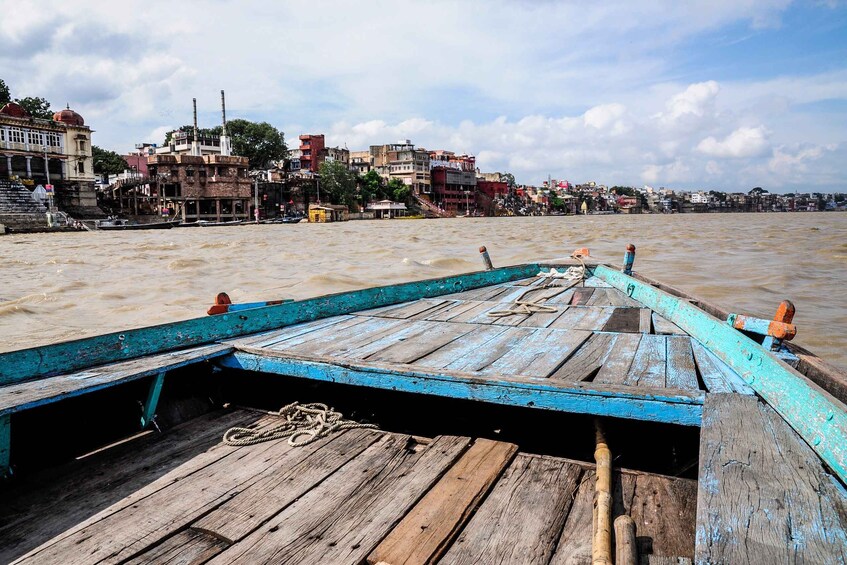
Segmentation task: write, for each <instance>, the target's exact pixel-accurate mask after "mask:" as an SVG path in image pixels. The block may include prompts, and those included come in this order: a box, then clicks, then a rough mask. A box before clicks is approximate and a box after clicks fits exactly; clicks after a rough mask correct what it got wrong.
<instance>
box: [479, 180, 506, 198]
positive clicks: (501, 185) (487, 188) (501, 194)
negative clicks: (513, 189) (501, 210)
mask: <svg viewBox="0 0 847 565" xmlns="http://www.w3.org/2000/svg"><path fill="white" fill-rule="evenodd" d="M476 188H477V190H479V191H480V192H481V193H483V194H485V195H486V196H488V197H489V198H505V197H506V195H507V194H509V183H507V182H504V181H493V180H484V179H480V178H477V179H476Z"/></svg>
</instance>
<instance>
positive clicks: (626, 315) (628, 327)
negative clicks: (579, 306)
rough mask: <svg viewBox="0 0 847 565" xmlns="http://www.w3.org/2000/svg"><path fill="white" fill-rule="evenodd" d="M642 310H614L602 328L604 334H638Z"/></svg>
mask: <svg viewBox="0 0 847 565" xmlns="http://www.w3.org/2000/svg"><path fill="white" fill-rule="evenodd" d="M641 311H642V308H615V310H614V311H613V312H612V315H611V316H610V317H609V319H608V320H607V321H606V324H605V325H604V326H603V331H604V332H631V333H638V332H639V330H640V328H641Z"/></svg>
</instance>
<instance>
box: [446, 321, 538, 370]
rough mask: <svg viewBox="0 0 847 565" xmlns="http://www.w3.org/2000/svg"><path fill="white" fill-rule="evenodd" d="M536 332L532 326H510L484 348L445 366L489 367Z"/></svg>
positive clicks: (465, 368) (452, 368) (471, 368)
mask: <svg viewBox="0 0 847 565" xmlns="http://www.w3.org/2000/svg"><path fill="white" fill-rule="evenodd" d="M533 333H535V330H534V329H532V328H509V329H508V330H506V331H505V332H503V333H501V334H498V335H497V336H496V337H494V338H493V339H491V340H489V341H488V342H487V343H486V344H485V347H484V348H479V349H476V350H474V351H470V352H468V354H467V355H465V356H464V357H461V358H459V359H456V360H455V361H453V362H452V363H450V364H449V365H446V366H445V367H444V368H445V369H447V370H455V371H470V372H473V371H479V370H480V369H482V368H484V367H487V366H488V365H490V364H491V363H493V362H494V361H496V360H497V359H499V358H500V357H502V356H503V355H505V354H506V353H508V352H509V351H511V350H512V349H513V348H515V347H519V344H520V343H521V342H522V341H523V340H525V339H527V338H528V337H529V336H531V335H532V334H533Z"/></svg>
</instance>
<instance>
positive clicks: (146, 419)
mask: <svg viewBox="0 0 847 565" xmlns="http://www.w3.org/2000/svg"><path fill="white" fill-rule="evenodd" d="M164 383H165V371H161V372H159V373H158V374H157V375H156V376H155V377H154V378H153V382H152V383H150V390H149V391H148V392H147V400H145V401H144V408H143V410H142V414H141V428H142V429H144V428H146V427H148V426H149V425H150V423H151V422H152V421H153V419H154V418H155V417H156V406H157V405H158V404H159V395H160V394H161V393H162V385H163V384H164Z"/></svg>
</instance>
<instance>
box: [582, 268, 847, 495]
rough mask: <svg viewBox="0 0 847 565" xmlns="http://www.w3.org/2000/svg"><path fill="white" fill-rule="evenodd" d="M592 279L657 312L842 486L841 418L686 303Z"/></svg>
mask: <svg viewBox="0 0 847 565" xmlns="http://www.w3.org/2000/svg"><path fill="white" fill-rule="evenodd" d="M594 276H596V277H599V278H601V279H603V280H604V281H606V282H607V283H609V284H611V285H612V286H613V287H615V288H617V289H618V290H620V291H622V292H624V293H625V294H627V295H629V296H630V297H631V298H633V299H635V300H637V301H639V302H641V303H642V304H644V306H646V307H647V308H650V309H652V310H653V311H655V312H658V313H659V314H660V315H662V316H664V317H665V318H667V319H668V320H670V321H671V322H673V323H674V324H676V325H677V326H679V327H680V328H682V329H683V330H684V331H685V332H687V333H688V334H689V335H691V336H692V337H694V338H696V339H698V340H699V341H700V343H702V344H703V346H704V347H706V348H707V349H708V350H709V351H711V352H712V353H713V354H715V355H716V356H717V357H718V358H719V359H721V360H722V361H723V362H724V363H726V364H727V365H729V366H730V367H731V368H732V369H734V370H735V372H736V373H738V374H739V376H741V378H742V379H744V381H745V382H746V383H747V384H748V385H750V387H751V388H752V389H753V390H755V391H756V393H757V394H759V396H761V397H762V399H764V400H765V401H766V402H767V403H768V404H770V405H771V406H772V407H773V408H774V410H776V411H777V412H778V413H779V414H780V416H782V418H783V419H784V420H785V421H786V422H787V423H788V424H789V425H790V426H791V427H792V428H793V429H794V430H795V431H796V432H797V433H798V434H800V436H801V437H802V438H803V439H804V440H805V441H806V443H808V444H809V446H810V447H811V448H812V449H813V450H814V451H815V452H816V453H817V454H818V456H819V457H820V458H821V459H822V460H823V461H824V462H825V463H826V464H827V465H829V466H830V468H831V469H832V470H833V471H834V472H835V474H836V475H838V477H839V478H840V479H841V480H842V481H844V482H847V413H845V411H844V409H843V407H842V406H841V405H840V404H839V403H838V402H837V401H836V400H834V399H833V398H832V397H830V396H829V395H828V394H827V393H826V392H824V391H822V390H821V389H820V388H819V387H817V386H816V385H814V384H813V383H811V382H810V381H809V380H808V379H806V378H805V377H804V376H803V375H801V374H800V373H799V372H798V371H796V370H794V369H792V368H791V367H790V366H788V365H787V364H786V363H784V362H783V361H781V360H780V359H778V358H777V357H775V356H774V355H772V354H771V353H770V352H768V351H767V350H766V349H765V348H763V347H762V346H761V345H759V344H758V343H756V342H755V341H753V340H752V339H750V338H748V337H747V336H745V335H744V334H742V333H741V332H739V331H737V330H735V329H734V328H732V327H731V326H729V325H728V324H727V323H726V321H724V320H719V319H718V318H715V317H714V316H711V315H709V314H707V313H706V312H704V311H702V310H700V309H699V308H697V307H696V306H694V305H692V304H690V303H689V302H688V301H686V300H682V299H680V298H678V297H676V296H673V295H671V294H668V293H666V292H664V291H662V290H659V289H658V288H655V287H653V286H651V285H649V284H647V283H645V282H642V281H639V280H637V279H635V278H632V277H629V276H627V275H625V274H623V273H621V272H620V271H616V270H614V269H611V268H609V267H607V266H604V265H598V266H596V267H594Z"/></svg>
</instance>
